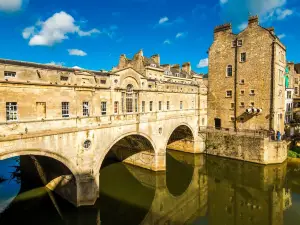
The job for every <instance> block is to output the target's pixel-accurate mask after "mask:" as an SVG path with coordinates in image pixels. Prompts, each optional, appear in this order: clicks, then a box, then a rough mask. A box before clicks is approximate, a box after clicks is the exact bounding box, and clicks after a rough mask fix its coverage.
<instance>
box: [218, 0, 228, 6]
mask: <svg viewBox="0 0 300 225" xmlns="http://www.w3.org/2000/svg"><path fill="white" fill-rule="evenodd" d="M227 2H228V0H220V4H221V5H224V4H226V3H227Z"/></svg>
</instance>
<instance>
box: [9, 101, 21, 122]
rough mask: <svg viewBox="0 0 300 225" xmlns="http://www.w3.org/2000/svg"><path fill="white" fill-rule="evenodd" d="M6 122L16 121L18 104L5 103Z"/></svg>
mask: <svg viewBox="0 0 300 225" xmlns="http://www.w3.org/2000/svg"><path fill="white" fill-rule="evenodd" d="M6 120H7V121H16V120H18V103H16V102H6Z"/></svg>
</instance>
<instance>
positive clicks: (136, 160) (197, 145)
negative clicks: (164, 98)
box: [0, 109, 204, 206]
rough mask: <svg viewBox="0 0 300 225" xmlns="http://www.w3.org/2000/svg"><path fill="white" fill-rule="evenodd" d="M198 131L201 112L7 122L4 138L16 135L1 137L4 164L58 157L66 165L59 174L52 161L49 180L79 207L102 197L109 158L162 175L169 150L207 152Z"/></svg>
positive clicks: (0, 146)
mask: <svg viewBox="0 0 300 225" xmlns="http://www.w3.org/2000/svg"><path fill="white" fill-rule="evenodd" d="M47 127H56V129H51V130H47ZM198 127H199V126H198V112H197V110H196V109H195V110H183V111H169V112H163V113H159V112H156V113H138V114H131V115H116V116H102V117H94V118H91V117H89V118H80V119H79V118H73V119H68V120H67V121H66V120H65V119H62V120H54V121H35V122H24V123H18V124H2V125H1V126H0V130H1V134H7V133H10V134H11V135H7V136H5V135H1V137H0V160H4V159H7V158H11V157H15V156H21V155H33V156H43V158H52V159H55V161H59V162H60V163H62V164H63V165H64V166H61V167H60V168H62V169H61V171H60V172H58V169H57V166H55V165H54V164H52V163H46V164H47V168H44V169H45V171H46V172H45V173H46V180H45V181H46V182H48V183H50V184H51V185H50V186H51V187H52V188H53V189H54V190H55V191H56V192H57V193H58V194H60V195H61V196H62V197H64V198H65V199H67V200H68V201H70V202H72V203H73V204H75V205H76V206H82V205H92V204H94V203H95V201H96V200H97V198H98V196H99V185H100V184H99V175H100V168H101V167H103V166H105V163H104V164H103V162H104V159H105V158H106V159H112V158H114V159H115V158H117V159H118V160H122V161H125V162H126V163H129V164H133V165H136V166H140V167H143V168H147V169H150V170H153V171H162V170H165V169H166V148H167V146H168V147H170V148H172V149H175V150H182V151H186V152H191V153H201V151H202V150H203V149H204V142H203V140H201V139H200V137H199V135H198ZM24 130H26V132H22V133H20V131H24ZM31 130H34V132H30V131H31ZM52 161H53V160H52ZM54 168H55V170H54ZM54 171H55V172H54ZM56 171H57V172H56ZM47 174H48V175H47ZM70 174H73V176H71V178H70V176H69V175H70ZM71 183H72V185H70V184H71ZM75 183H76V187H77V188H76V190H75V189H73V188H72V187H73V186H74V185H73V184H75Z"/></svg>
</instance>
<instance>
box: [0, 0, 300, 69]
mask: <svg viewBox="0 0 300 225" xmlns="http://www.w3.org/2000/svg"><path fill="white" fill-rule="evenodd" d="M299 12H300V1H299V0H206V1H205V0H198V1H196V0H185V1H174V0H126V1H124V0H109V1H104V0H85V1H79V0H63V1H62V0H51V1H49V0H43V1H41V0H0V27H1V36H0V40H1V41H0V49H1V50H0V58H5V59H14V60H22V61H30V62H37V63H44V64H56V65H62V66H66V67H80V68H83V69H90V70H111V69H112V67H113V66H116V65H117V64H118V61H119V57H120V55H121V54H126V56H127V57H128V58H131V57H132V56H133V55H134V54H135V53H136V52H138V51H139V50H140V49H143V52H144V55H145V56H148V57H150V56H151V55H154V54H160V57H161V63H162V64H167V63H168V64H177V63H178V64H183V63H184V62H191V64H192V68H193V70H195V71H196V72H199V73H207V64H208V55H207V50H208V48H209V47H210V45H211V44H212V41H213V30H214V27H215V26H217V25H220V24H224V23H228V22H230V23H232V26H233V31H234V33H238V32H240V31H241V30H242V29H244V28H245V26H246V25H247V19H248V16H249V15H259V17H260V24H261V25H262V26H265V27H271V26H273V27H274V28H275V32H276V34H277V35H278V37H280V39H281V41H282V42H283V43H284V44H285V45H286V47H287V59H288V60H289V61H294V62H300V54H299V53H300V45H299V43H298V40H299V37H300V29H299V25H297V24H299V22H300V13H299Z"/></svg>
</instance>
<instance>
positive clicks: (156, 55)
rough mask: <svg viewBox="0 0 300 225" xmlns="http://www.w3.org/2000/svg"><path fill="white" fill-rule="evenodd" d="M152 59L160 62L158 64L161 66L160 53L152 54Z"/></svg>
mask: <svg viewBox="0 0 300 225" xmlns="http://www.w3.org/2000/svg"><path fill="white" fill-rule="evenodd" d="M151 59H153V61H154V62H155V63H156V64H158V66H160V56H159V54H155V55H153V56H151Z"/></svg>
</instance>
